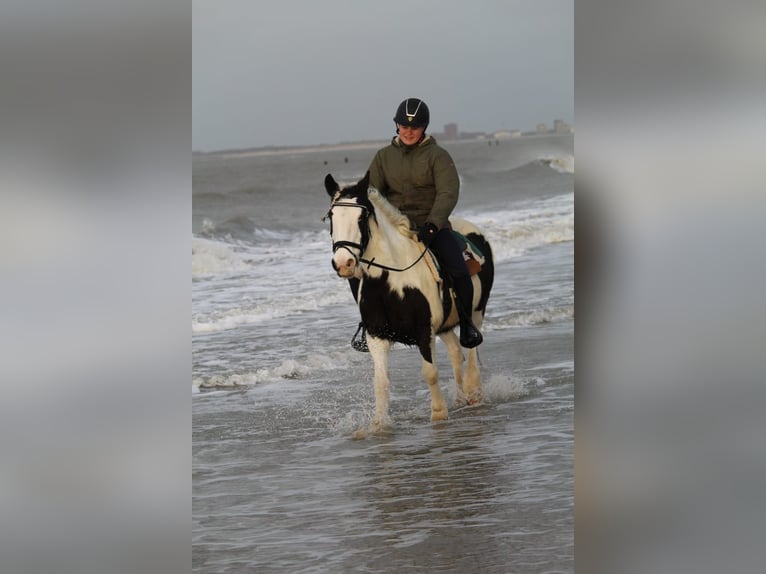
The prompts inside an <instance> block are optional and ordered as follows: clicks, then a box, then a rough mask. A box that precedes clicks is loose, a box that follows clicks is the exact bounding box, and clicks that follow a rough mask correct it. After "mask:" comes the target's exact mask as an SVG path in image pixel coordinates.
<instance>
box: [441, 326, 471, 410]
mask: <svg viewBox="0 0 766 574" xmlns="http://www.w3.org/2000/svg"><path fill="white" fill-rule="evenodd" d="M439 338H440V339H441V340H442V342H443V343H444V346H445V347H446V349H447V355H448V356H449V360H450V363H451V364H452V373H453V374H454V375H455V406H458V407H462V406H465V404H466V403H467V402H468V399H467V397H466V394H465V391H464V389H463V360H464V359H463V350H462V347H461V346H460V341H459V340H458V338H457V335H456V334H455V332H454V331H451V330H450V331H445V332H444V333H439Z"/></svg>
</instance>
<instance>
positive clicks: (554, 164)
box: [540, 155, 574, 174]
mask: <svg viewBox="0 0 766 574" xmlns="http://www.w3.org/2000/svg"><path fill="white" fill-rule="evenodd" d="M540 161H542V162H544V163H545V164H546V165H548V166H549V167H551V168H552V169H555V170H556V171H557V172H559V173H572V174H574V156H573V155H563V156H544V157H541V158H540Z"/></svg>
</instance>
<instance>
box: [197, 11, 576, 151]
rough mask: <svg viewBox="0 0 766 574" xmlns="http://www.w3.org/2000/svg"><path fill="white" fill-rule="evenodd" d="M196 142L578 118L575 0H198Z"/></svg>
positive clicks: (510, 125) (282, 141) (378, 134)
mask: <svg viewBox="0 0 766 574" xmlns="http://www.w3.org/2000/svg"><path fill="white" fill-rule="evenodd" d="M192 8H193V22H192V29H193V40H192V47H193V59H192V94H193V103H192V124H193V136H192V137H193V142H192V145H193V149H194V150H196V151H213V150H220V149H234V148H246V147H260V146H269V145H275V146H290V145H318V144H333V143H341V142H349V141H359V140H385V139H388V138H389V137H391V136H393V135H394V130H395V127H394V123H393V116H394V112H395V111H396V107H397V106H398V105H399V103H400V102H401V101H402V100H404V99H405V98H408V97H417V98H421V99H423V100H424V101H425V102H426V103H427V104H428V106H429V108H430V110H431V126H430V128H429V131H431V132H440V131H443V129H444V124H447V123H450V122H456V123H457V124H458V129H459V130H460V131H467V132H474V131H482V132H492V131H495V130H500V129H508V130H512V129H520V130H522V131H527V130H532V129H534V128H535V126H536V125H537V124H538V123H546V124H547V125H548V126H549V127H551V126H552V124H553V120H554V119H562V120H564V121H566V122H568V123H570V124H572V125H574V121H573V120H574V104H573V94H574V2H573V1H571V0H409V1H405V0H377V1H374V2H373V1H362V0H356V1H352V0H319V1H311V0H259V1H257V2H253V1H252V0H193V5H192Z"/></svg>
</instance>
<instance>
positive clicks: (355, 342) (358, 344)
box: [351, 322, 370, 353]
mask: <svg viewBox="0 0 766 574" xmlns="http://www.w3.org/2000/svg"><path fill="white" fill-rule="evenodd" d="M359 331H361V332H362V336H361V337H359V338H358V339H357V335H359ZM351 347H352V348H353V349H354V350H355V351H359V352H360V353H369V352H370V348H369V347H368V346H367V331H366V329H365V328H364V323H361V322H360V323H359V327H357V329H356V333H354V336H353V337H351Z"/></svg>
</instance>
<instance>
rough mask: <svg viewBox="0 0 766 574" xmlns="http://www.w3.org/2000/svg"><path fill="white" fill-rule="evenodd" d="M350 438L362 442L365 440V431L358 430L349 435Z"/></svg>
mask: <svg viewBox="0 0 766 574" xmlns="http://www.w3.org/2000/svg"><path fill="white" fill-rule="evenodd" d="M351 438H352V439H354V440H364V439H366V438H367V429H359V430H358V431H354V434H352V435H351Z"/></svg>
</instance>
